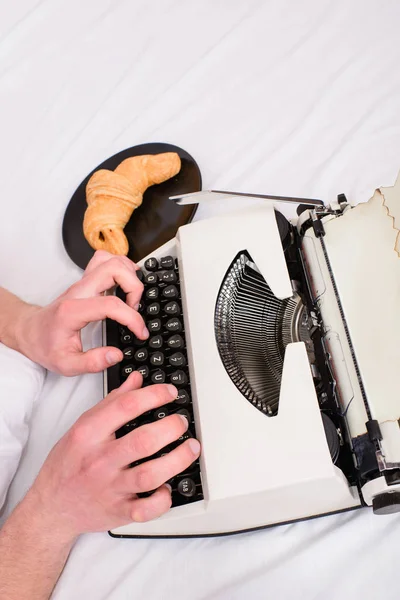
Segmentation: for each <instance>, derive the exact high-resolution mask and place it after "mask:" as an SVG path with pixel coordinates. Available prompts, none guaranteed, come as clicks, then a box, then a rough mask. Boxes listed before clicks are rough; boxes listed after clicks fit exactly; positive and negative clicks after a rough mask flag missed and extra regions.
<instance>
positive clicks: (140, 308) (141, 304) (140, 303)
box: [137, 302, 144, 312]
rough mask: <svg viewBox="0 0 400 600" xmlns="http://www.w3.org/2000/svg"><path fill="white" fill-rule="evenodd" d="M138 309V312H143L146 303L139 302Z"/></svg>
mask: <svg viewBox="0 0 400 600" xmlns="http://www.w3.org/2000/svg"><path fill="white" fill-rule="evenodd" d="M137 311H138V312H143V311H144V303H143V302H139V304H138V307H137Z"/></svg>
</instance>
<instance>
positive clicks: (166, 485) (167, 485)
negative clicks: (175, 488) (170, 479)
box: [164, 483, 172, 493]
mask: <svg viewBox="0 0 400 600" xmlns="http://www.w3.org/2000/svg"><path fill="white" fill-rule="evenodd" d="M164 485H165V487H166V488H168V491H169V493H171V492H172V487H171V486H170V485H169V483H164Z"/></svg>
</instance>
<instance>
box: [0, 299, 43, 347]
mask: <svg viewBox="0 0 400 600" xmlns="http://www.w3.org/2000/svg"><path fill="white" fill-rule="evenodd" d="M0 305H1V314H0V341H1V342H3V344H5V345H6V346H8V347H9V348H12V349H13V350H17V351H18V352H21V353H22V354H25V352H24V350H23V348H24V346H25V345H26V344H24V337H25V329H26V327H25V322H26V321H27V319H28V318H29V316H30V315H32V314H33V313H34V312H36V311H37V310H39V309H38V307H36V306H33V305H32V304H28V303H26V302H24V301H23V300H20V298H18V297H17V296H14V294H11V293H10V292H8V291H7V290H4V289H2V288H0Z"/></svg>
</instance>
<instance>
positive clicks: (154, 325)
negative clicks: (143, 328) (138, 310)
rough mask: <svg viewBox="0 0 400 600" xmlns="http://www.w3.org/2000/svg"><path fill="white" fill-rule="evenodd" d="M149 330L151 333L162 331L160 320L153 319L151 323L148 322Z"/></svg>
mask: <svg viewBox="0 0 400 600" xmlns="http://www.w3.org/2000/svg"><path fill="white" fill-rule="evenodd" d="M147 328H148V329H149V331H151V333H154V332H156V331H160V329H161V321H160V319H152V320H151V321H148V323H147Z"/></svg>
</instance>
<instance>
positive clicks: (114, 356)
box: [63, 346, 123, 376]
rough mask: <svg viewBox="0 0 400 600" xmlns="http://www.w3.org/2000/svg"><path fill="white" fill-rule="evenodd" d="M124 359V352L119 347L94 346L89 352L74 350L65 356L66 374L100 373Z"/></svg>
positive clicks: (64, 366)
mask: <svg viewBox="0 0 400 600" xmlns="http://www.w3.org/2000/svg"><path fill="white" fill-rule="evenodd" d="M122 359H123V354H122V352H121V350H119V349H118V348H113V347H112V346H105V347H103V348H93V350H88V351H87V352H74V353H71V354H69V355H67V356H65V357H64V364H63V369H64V371H63V372H64V374H66V375H69V376H74V375H81V374H82V373H98V372H99V371H104V370H105V369H107V368H108V367H111V366H112V365H116V364H117V363H119V362H120V361H121V360H122Z"/></svg>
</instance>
